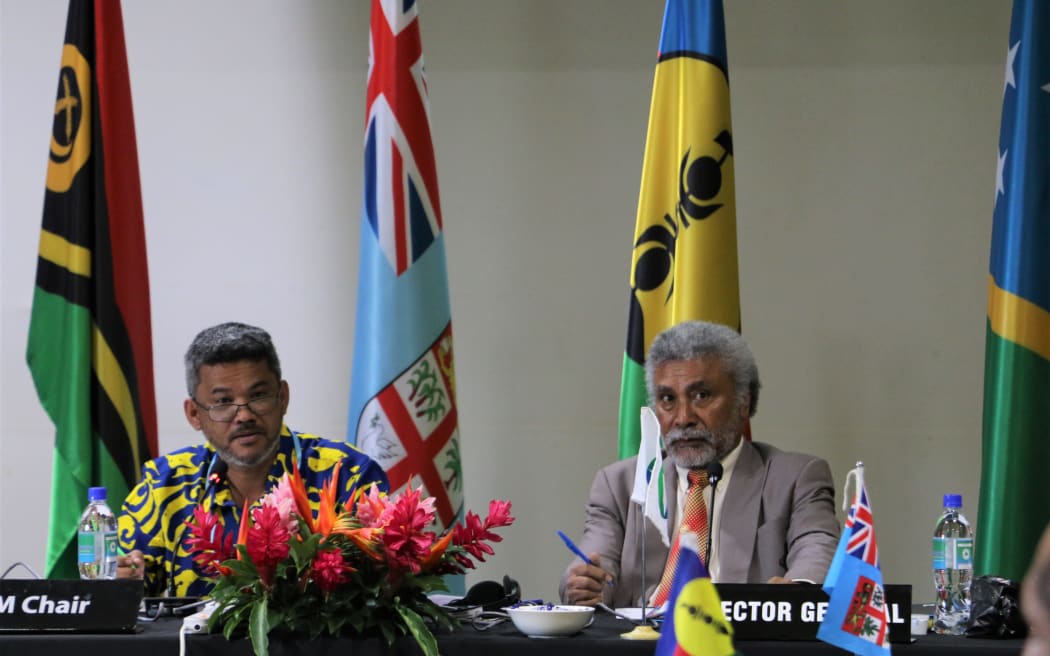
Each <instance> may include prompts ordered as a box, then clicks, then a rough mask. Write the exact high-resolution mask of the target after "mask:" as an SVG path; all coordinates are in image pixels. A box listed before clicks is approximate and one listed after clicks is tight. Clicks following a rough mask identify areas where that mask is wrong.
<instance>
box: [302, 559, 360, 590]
mask: <svg viewBox="0 0 1050 656" xmlns="http://www.w3.org/2000/svg"><path fill="white" fill-rule="evenodd" d="M312 567H313V577H314V581H315V582H316V583H317V587H319V588H321V591H322V592H331V591H333V590H335V589H337V588H338V587H339V586H340V585H342V584H344V583H346V582H347V581H348V580H349V577H348V576H347V574H349V573H350V572H352V571H354V568H353V567H351V566H350V565H348V564H347V563H346V561H344V560H343V554H342V552H341V551H339V549H318V550H317V555H316V556H315V557H314V561H313V565H312Z"/></svg>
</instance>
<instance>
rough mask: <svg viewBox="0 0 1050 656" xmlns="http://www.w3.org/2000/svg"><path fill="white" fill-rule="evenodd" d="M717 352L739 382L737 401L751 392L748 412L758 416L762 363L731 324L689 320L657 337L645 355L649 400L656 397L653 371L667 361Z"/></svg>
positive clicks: (752, 415) (687, 358)
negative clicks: (759, 377) (724, 324)
mask: <svg viewBox="0 0 1050 656" xmlns="http://www.w3.org/2000/svg"><path fill="white" fill-rule="evenodd" d="M703 356H715V357H717V358H718V359H719V360H721V362H722V366H723V367H725V369H726V372H727V373H728V374H729V377H730V378H732V379H733V382H734V383H735V384H736V402H737V404H740V403H743V402H744V401H745V400H746V399H747V398H748V397H749V396H750V398H751V403H750V404H749V407H748V416H750V417H754V416H755V410H756V409H757V408H758V390H759V389H760V388H761V387H762V383H761V382H759V380H758V366H757V365H756V364H755V356H754V355H753V354H752V353H751V348H750V347H748V345H747V342H745V341H744V338H743V337H741V336H740V333H738V332H737V331H735V330H733V329H732V328H730V327H728V326H723V325H721V324H717V323H709V322H707V321H685V322H683V323H680V324H678V325H676V326H671V327H670V328H668V329H667V330H665V331H663V332H662V333H660V334H659V335H657V336H656V337H655V338H653V343H652V345H650V346H649V353H648V355H647V356H646V358H645V388H646V390H647V391H648V392H649V403H650V404H652V403H653V402H654V400H655V394H654V393H653V372H655V371H656V368H657V367H658V366H660V365H661V364H663V363H665V362H676V361H682V360H692V359H694V358H699V357H703Z"/></svg>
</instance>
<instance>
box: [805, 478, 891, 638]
mask: <svg viewBox="0 0 1050 656" xmlns="http://www.w3.org/2000/svg"><path fill="white" fill-rule="evenodd" d="M851 476H852V477H853V478H854V479H855V481H856V483H855V486H856V490H855V491H854V496H853V503H852V505H851V506H850V509H849V514H848V515H847V516H846V527H845V528H844V529H843V530H842V537H841V538H840V539H839V546H838V548H836V549H835V557H834V558H833V559H832V561H831V567H829V568H828V575H827V578H825V579H824V592H826V593H828V596H829V597H831V599H830V601H829V602H828V610H827V612H826V613H825V614H824V621H823V622H821V623H820V628H819V629H818V630H817V638H819V639H821V640H823V641H824V642H827V643H830V644H833V645H835V646H837V647H841V648H843V649H846V650H848V651H850V652H853V653H854V654H861V655H863V656H875V655H878V656H888V655H889V654H890V624H889V617H888V615H887V606H886V594H885V590H884V589H883V587H882V572H881V571H880V570H879V548H878V545H877V544H876V543H875V522H874V521H873V519H872V516H871V505H870V504H869V503H868V492H867V490H866V489H865V487H864V463H862V462H858V463H857V468H856V469H853V470H852V471H850V473H849V474H847V475H846V489H847V490H848V489H849V479H850V477H851ZM845 498H846V494H843V500H845Z"/></svg>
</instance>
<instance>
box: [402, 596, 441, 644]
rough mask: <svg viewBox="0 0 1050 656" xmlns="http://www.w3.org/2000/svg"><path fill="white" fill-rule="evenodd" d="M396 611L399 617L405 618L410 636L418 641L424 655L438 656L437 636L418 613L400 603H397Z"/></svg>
mask: <svg viewBox="0 0 1050 656" xmlns="http://www.w3.org/2000/svg"><path fill="white" fill-rule="evenodd" d="M397 612H398V614H400V615H401V619H403V620H405V624H406V625H407V626H408V630H409V632H411V633H412V637H413V638H415V639H416V642H417V643H419V648H420V649H422V650H423V653H424V654H425V655H426V656H438V643H437V638H435V637H434V634H433V633H431V632H430V629H428V628H427V625H426V624H425V623H424V622H423V618H422V617H421V616H420V615H419V613H417V612H416V611H414V610H412V609H411V608H405V607H404V606H402V605H400V604H398V605H397Z"/></svg>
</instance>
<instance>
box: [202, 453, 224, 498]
mask: <svg viewBox="0 0 1050 656" xmlns="http://www.w3.org/2000/svg"><path fill="white" fill-rule="evenodd" d="M229 468H230V466H229V465H228V464H226V461H225V460H223V459H222V458H220V457H219V454H217V453H216V454H215V456H214V457H213V458H212V461H211V466H210V467H208V473H207V475H206V477H205V479H204V489H203V490H202V491H201V496H200V498H199V499H198V500H197V503H200V502H201V501H203V500H204V498H205V497H206V496H208V493H209V492H211V491H212V490H213V489H214V488H215V486H216V485H218V484H219V483H222V482H223V481H224V480H226V470H228V469H229Z"/></svg>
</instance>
